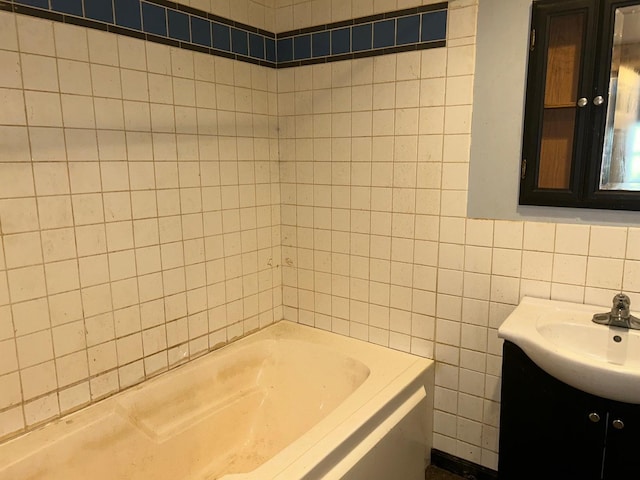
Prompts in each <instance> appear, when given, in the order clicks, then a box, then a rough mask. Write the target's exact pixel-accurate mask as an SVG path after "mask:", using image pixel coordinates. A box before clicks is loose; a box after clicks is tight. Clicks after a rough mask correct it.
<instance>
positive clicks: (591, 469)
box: [498, 342, 624, 480]
mask: <svg viewBox="0 0 640 480" xmlns="http://www.w3.org/2000/svg"><path fill="white" fill-rule="evenodd" d="M501 402H502V403H501V407H500V408H501V414H500V455H499V460H498V461H499V465H498V478H499V479H500V480H542V479H544V480H573V479H575V480H578V479H580V480H601V478H602V477H601V472H602V459H603V451H604V438H605V428H606V408H604V406H603V405H602V404H601V403H600V401H599V400H598V399H597V398H596V397H593V396H591V395H588V394H586V393H584V392H580V391H578V390H576V389H574V388H572V387H569V386H568V385H566V384H564V383H562V382H560V381H559V380H556V379H555V378H553V377H551V376H550V375H549V374H547V373H546V372H544V371H543V370H542V369H540V368H539V367H538V366H537V365H535V364H534V363H533V362H532V361H531V360H530V359H529V358H528V357H527V356H526V355H525V354H524V352H523V351H522V350H521V349H520V348H519V347H517V346H516V345H514V344H512V343H510V342H505V344H504V348H503V371H502V398H501ZM591 414H595V415H597V417H594V416H593V415H591ZM590 415H591V417H590ZM594 420H596V421H594ZM621 478H624V477H621Z"/></svg>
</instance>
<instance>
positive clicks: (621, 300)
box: [613, 293, 631, 310]
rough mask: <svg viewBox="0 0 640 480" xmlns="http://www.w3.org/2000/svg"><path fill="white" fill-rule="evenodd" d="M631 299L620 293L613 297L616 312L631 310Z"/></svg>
mask: <svg viewBox="0 0 640 480" xmlns="http://www.w3.org/2000/svg"><path fill="white" fill-rule="evenodd" d="M630 306H631V299H630V298H629V297H628V296H627V295H625V294H624V293H619V294H617V295H616V296H614V297H613V308H615V309H616V310H629V307H630Z"/></svg>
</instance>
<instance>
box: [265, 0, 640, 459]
mask: <svg viewBox="0 0 640 480" xmlns="http://www.w3.org/2000/svg"><path fill="white" fill-rule="evenodd" d="M286 3H288V4H287V5H280V6H278V7H277V11H278V13H277V15H276V23H277V25H279V26H280V28H291V27H295V28H305V27H306V26H307V24H308V23H309V24H315V23H321V22H324V21H329V19H330V20H332V21H333V20H339V19H342V18H345V17H348V16H349V15H353V16H355V15H368V14H372V13H374V12H379V11H380V9H384V8H389V9H393V8H398V7H399V6H400V5H399V4H400V3H402V4H403V5H402V7H403V8H404V7H412V6H415V5H414V3H409V2H400V1H398V2H396V1H390V2H383V1H380V2H378V1H369V2H360V1H353V2H342V1H341V2H335V1H333V2H331V1H329V0H326V1H320V0H318V1H312V2H302V3H299V2H291V1H289V2H286ZM477 4H478V2H477V0H455V1H452V2H450V3H449V15H448V33H447V47H446V48H442V49H433V50H427V51H423V52H407V53H400V54H397V55H390V56H381V57H375V58H369V59H358V60H353V61H350V62H337V63H334V64H330V65H314V66H308V67H298V68H295V69H285V70H279V71H278V108H279V116H280V159H281V164H280V166H281V170H280V172H281V177H280V178H281V182H282V183H281V195H282V243H283V247H282V256H283V265H284V268H283V298H284V304H285V317H286V318H290V319H297V320H298V321H299V322H301V323H304V324H308V325H314V326H316V327H318V328H323V329H327V330H332V331H335V332H338V333H341V334H345V335H350V336H353V337H357V338H361V339H363V340H367V341H370V342H374V343H378V344H381V345H384V346H388V347H391V348H395V349H399V350H404V351H408V352H412V353H414V354H418V355H422V356H426V357H430V358H435V359H436V361H437V364H436V390H435V408H436V410H435V416H434V417H435V418H434V427H435V438H434V446H435V448H438V449H440V450H443V451H445V452H448V453H451V454H453V455H457V456H460V457H463V458H465V459H468V460H471V461H473V462H476V463H479V464H482V465H484V466H487V467H489V468H494V469H495V468H497V450H498V444H497V441H498V428H497V427H498V419H499V391H500V369H501V348H502V345H501V341H500V340H499V339H498V338H497V328H498V327H499V325H500V324H501V322H502V321H503V320H504V319H505V318H506V316H507V315H508V314H509V313H510V312H511V311H512V310H513V308H514V307H515V305H517V304H518V302H519V300H520V298H521V297H522V296H524V295H530V296H535V297H542V298H553V299H558V300H569V301H574V302H579V303H583V302H584V303H596V304H601V305H608V304H609V303H610V300H611V297H612V296H613V294H614V293H615V292H616V291H618V290H619V289H620V288H623V289H624V290H625V292H628V293H629V294H630V296H631V297H632V302H634V303H635V304H640V229H638V228H625V227H609V226H598V225H593V226H590V225H584V224H583V225H572V224H556V223H536V222H509V221H493V220H484V219H473V218H468V217H467V214H466V207H467V179H468V165H469V145H470V141H471V136H470V132H471V129H470V125H471V111H472V105H473V74H474V69H475V35H476V23H475V22H476V15H477ZM356 12H357V13H356ZM309 18H311V19H312V20H313V21H311V20H309ZM514 121H521V120H520V119H515V120H514ZM477 160H478V161H481V159H477Z"/></svg>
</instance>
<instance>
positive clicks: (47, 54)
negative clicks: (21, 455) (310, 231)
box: [0, 2, 282, 437]
mask: <svg viewBox="0 0 640 480" xmlns="http://www.w3.org/2000/svg"><path fill="white" fill-rule="evenodd" d="M246 3H247V2H245V4H246ZM0 65H1V67H0V102H1V103H2V105H3V107H2V109H0V232H1V239H2V242H0V437H6V436H10V435H13V434H15V433H17V432H21V431H24V430H25V429H26V428H30V427H33V426H35V425H38V424H40V423H42V422H44V421H47V420H49V419H51V418H54V417H56V416H58V415H60V414H64V413H66V412H69V411H72V410H74V409H77V408H80V407H81V406H84V405H86V404H88V403H90V402H93V401H95V400H98V399H100V398H103V397H105V396H107V395H110V394H112V393H114V392H117V391H118V390H121V389H123V388H126V387H127V386H130V385H133V384H135V383H138V382H140V381H142V380H144V379H145V378H148V377H150V376H152V375H154V374H157V373H159V372H161V371H163V370H166V369H167V368H171V367H173V366H176V365H178V364H180V363H182V362H185V361H187V360H189V359H191V358H194V357H196V356H198V355H201V354H203V353H205V352H206V351H208V350H210V349H212V348H216V347H218V346H220V345H222V344H224V343H226V342H228V341H231V340H232V339H234V338H236V337H239V336H242V335H244V334H245V333H246V332H248V331H251V330H254V329H257V328H259V327H261V326H264V325H266V324H269V323H271V322H273V321H274V320H278V319H280V318H282V307H281V287H280V282H281V272H280V268H279V264H280V240H279V238H280V226H279V203H280V198H279V169H278V162H277V148H278V145H277V116H276V113H277V111H276V109H277V96H276V91H277V90H276V89H277V83H276V82H277V78H276V72H275V70H273V69H268V68H266V67H259V66H255V65H251V64H248V63H241V62H234V61H232V60H228V59H225V58H221V57H214V56H210V55H204V54H200V53H194V52H191V51H188V50H181V49H175V48H171V47H168V46H165V45H159V44H156V43H146V42H143V41H141V40H137V39H132V38H129V37H122V36H118V35H115V34H112V33H106V32H101V31H97V30H92V29H85V28H81V27H76V26H72V25H66V24H62V23H57V22H51V21H48V20H43V19H38V18H33V17H29V16H24V15H16V14H13V13H8V12H0Z"/></svg>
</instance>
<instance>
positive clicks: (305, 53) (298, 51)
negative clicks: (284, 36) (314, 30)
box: [293, 35, 311, 60]
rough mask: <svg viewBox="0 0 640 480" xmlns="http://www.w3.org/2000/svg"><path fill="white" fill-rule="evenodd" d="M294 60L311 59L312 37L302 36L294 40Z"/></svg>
mask: <svg viewBox="0 0 640 480" xmlns="http://www.w3.org/2000/svg"><path fill="white" fill-rule="evenodd" d="M293 58H294V59H295V60H305V59H307V58H311V35H301V36H299V37H294V39H293Z"/></svg>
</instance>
